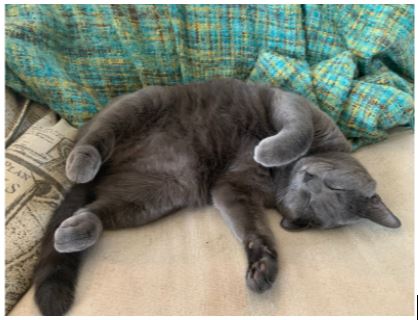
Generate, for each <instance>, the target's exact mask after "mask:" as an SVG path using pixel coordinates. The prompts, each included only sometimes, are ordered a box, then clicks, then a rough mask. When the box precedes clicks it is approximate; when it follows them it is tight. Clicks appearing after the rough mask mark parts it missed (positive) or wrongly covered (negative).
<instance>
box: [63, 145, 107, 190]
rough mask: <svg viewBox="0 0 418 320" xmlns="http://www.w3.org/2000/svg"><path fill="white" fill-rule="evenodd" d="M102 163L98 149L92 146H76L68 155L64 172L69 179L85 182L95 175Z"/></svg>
mask: <svg viewBox="0 0 418 320" xmlns="http://www.w3.org/2000/svg"><path fill="white" fill-rule="evenodd" d="M101 165H102V158H101V156H100V153H99V151H97V149H96V148H95V147H93V146H90V145H82V146H76V147H75V148H74V149H73V150H72V151H71V152H70V155H69V156H68V159H67V163H66V166H65V173H66V175H67V178H68V179H70V181H72V182H75V183H86V182H89V181H91V180H93V178H94V177H95V176H96V174H97V172H98V171H99V169H100V166H101Z"/></svg>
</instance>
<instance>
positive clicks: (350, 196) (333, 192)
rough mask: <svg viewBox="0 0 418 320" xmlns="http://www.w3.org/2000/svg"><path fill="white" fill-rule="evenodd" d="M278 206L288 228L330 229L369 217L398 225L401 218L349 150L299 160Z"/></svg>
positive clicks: (389, 225)
mask: <svg viewBox="0 0 418 320" xmlns="http://www.w3.org/2000/svg"><path fill="white" fill-rule="evenodd" d="M278 200H279V201H280V203H279V207H280V211H281V213H282V214H283V220H282V222H281V225H282V227H283V228H285V229H287V230H301V229H306V228H320V229H330V228H335V227H339V226H344V225H347V224H352V223H355V222H357V221H359V220H361V219H364V218H366V219H369V220H372V221H374V222H376V223H378V224H381V225H383V226H386V227H389V228H398V227H399V226H400V225H401V223H400V221H399V219H398V218H397V217H396V216H395V215H394V214H393V213H392V212H391V211H390V210H389V209H388V208H387V207H386V206H385V204H384V203H383V202H382V200H381V198H380V197H379V195H378V194H377V193H376V182H375V181H374V180H373V178H372V177H371V176H370V174H369V173H368V172H367V170H366V169H365V168H364V167H363V166H362V165H361V164H360V163H359V162H358V161H357V160H355V159H354V158H353V157H352V156H350V155H349V154H347V153H340V152H333V153H331V152H330V153H324V154H318V155H315V156H307V157H303V158H301V159H299V160H298V161H297V163H296V164H295V165H294V167H293V170H292V172H291V175H290V181H289V186H288V189H287V191H286V193H285V194H284V195H283V196H282V198H281V199H278Z"/></svg>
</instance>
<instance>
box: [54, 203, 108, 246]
mask: <svg viewBox="0 0 418 320" xmlns="http://www.w3.org/2000/svg"><path fill="white" fill-rule="evenodd" d="M102 230H103V226H102V223H101V221H100V219H99V218H98V217H97V216H96V215H95V214H94V213H91V212H89V211H88V210H86V209H80V210H78V211H77V212H76V213H74V215H73V216H72V217H70V218H67V219H66V220H64V221H63V222H62V223H61V225H60V226H59V227H58V229H57V230H56V231H55V235H54V247H55V249H56V250H57V251H58V252H62V253H64V252H77V251H83V250H86V249H87V248H89V247H91V246H92V245H94V244H95V243H96V241H97V240H98V239H99V237H100V235H101V233H102Z"/></svg>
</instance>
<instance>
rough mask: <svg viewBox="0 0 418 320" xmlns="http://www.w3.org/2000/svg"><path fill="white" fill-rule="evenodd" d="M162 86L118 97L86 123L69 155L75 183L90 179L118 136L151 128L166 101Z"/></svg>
mask: <svg viewBox="0 0 418 320" xmlns="http://www.w3.org/2000/svg"><path fill="white" fill-rule="evenodd" d="M160 90H161V88H159V87H147V88H144V89H142V90H139V91H137V92H134V93H131V94H127V95H124V96H121V97H118V98H117V99H115V100H113V101H112V102H110V104H109V105H108V106H107V107H106V108H105V109H104V110H102V111H101V112H100V113H98V114H96V115H95V116H94V117H93V119H91V120H90V121H89V122H88V123H87V124H86V125H85V126H83V127H82V128H81V129H80V130H79V132H78V134H77V142H76V144H75V146H74V148H73V150H72V151H71V153H70V155H69V156H68V158H67V162H66V168H65V169H66V175H67V177H68V178H69V179H70V180H71V181H73V182H76V183H86V182H89V181H91V180H92V179H93V178H94V177H95V176H96V174H97V172H98V171H99V169H100V166H101V165H102V163H103V162H105V161H106V160H107V159H108V158H109V157H110V156H111V154H112V151H113V149H114V146H115V144H117V143H118V141H119V140H121V139H124V138H125V137H129V136H131V135H132V132H135V134H139V133H144V132H145V131H146V130H147V129H149V128H150V124H151V123H153V122H154V121H155V120H156V119H158V117H160V116H161V113H162V112H163V109H164V108H163V106H164V105H165V104H166V103H164V100H163V97H161V94H160Z"/></svg>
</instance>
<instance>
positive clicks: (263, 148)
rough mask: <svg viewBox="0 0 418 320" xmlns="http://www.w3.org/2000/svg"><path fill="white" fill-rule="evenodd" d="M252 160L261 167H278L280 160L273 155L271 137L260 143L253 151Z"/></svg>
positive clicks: (273, 149)
mask: <svg viewBox="0 0 418 320" xmlns="http://www.w3.org/2000/svg"><path fill="white" fill-rule="evenodd" d="M254 160H255V161H256V162H258V163H259V164H261V165H262V166H263V167H274V166H278V165H280V159H278V158H277V155H276V153H275V146H274V144H273V137H269V138H266V139H263V140H261V141H260V143H259V144H258V145H257V146H256V147H255V149H254Z"/></svg>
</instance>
